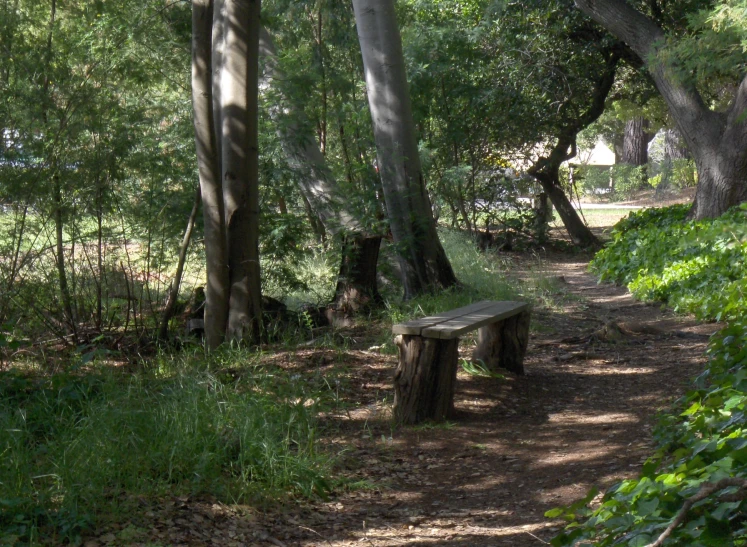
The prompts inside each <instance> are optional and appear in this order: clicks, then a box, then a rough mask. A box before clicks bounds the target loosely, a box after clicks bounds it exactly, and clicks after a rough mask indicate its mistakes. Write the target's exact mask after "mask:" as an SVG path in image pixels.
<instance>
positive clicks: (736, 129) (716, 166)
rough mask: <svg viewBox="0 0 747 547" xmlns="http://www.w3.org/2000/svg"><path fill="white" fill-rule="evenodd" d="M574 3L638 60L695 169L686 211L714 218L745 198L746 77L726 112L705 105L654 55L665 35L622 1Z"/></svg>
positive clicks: (687, 82) (688, 84) (664, 60)
mask: <svg viewBox="0 0 747 547" xmlns="http://www.w3.org/2000/svg"><path fill="white" fill-rule="evenodd" d="M575 3H576V5H577V6H578V7H579V8H580V9H581V11H583V12H584V13H586V14H587V15H589V16H590V17H591V18H592V19H594V20H595V21H597V22H598V23H599V24H601V25H602V26H603V27H605V28H606V29H607V30H609V31H610V32H611V33H613V34H615V35H616V36H617V37H618V38H620V39H621V40H624V41H625V42H626V43H627V44H628V45H629V46H630V47H631V48H632V49H633V50H634V51H635V52H636V54H637V55H638V56H639V57H640V58H641V59H644V60H646V61H647V68H648V70H649V72H650V74H651V77H652V78H653V80H654V83H655V84H656V87H657V89H658V90H659V93H661V95H662V97H663V98H664V100H665V101H666V103H667V105H668V107H669V112H670V113H671V115H672V118H674V120H675V122H676V123H677V127H678V129H679V130H680V133H681V134H682V136H683V138H684V139H685V142H686V143H687V147H688V149H689V150H690V151H691V152H692V154H693V157H694V158H695V163H696V165H697V168H698V187H697V191H696V196H695V202H694V203H693V208H692V210H691V215H692V216H693V217H695V218H698V219H701V218H707V217H716V216H719V215H721V214H723V213H724V212H725V211H726V210H727V209H728V208H729V207H731V206H733V205H736V204H738V203H741V202H743V201H746V200H747V119H745V112H746V111H747V76H745V77H744V79H743V80H742V81H741V83H740V84H739V86H738V87H737V91H736V93H735V94H734V98H733V100H732V102H731V105H730V106H729V108H728V109H727V110H726V112H714V111H712V110H710V109H709V108H708V106H707V105H706V103H705V101H704V100H703V97H702V96H701V95H700V93H699V92H698V90H697V89H696V87H695V85H694V84H693V83H692V81H690V80H688V79H686V78H682V77H680V76H679V75H678V71H677V70H673V69H672V67H671V66H669V64H668V61H667V59H668V58H669V57H666V56H665V57H661V56H659V55H658V53H659V52H660V49H661V48H662V47H663V46H664V45H665V44H666V43H667V37H666V35H665V34H664V32H663V31H662V30H661V28H659V27H658V26H657V25H656V24H655V23H654V22H653V21H652V20H651V19H649V18H648V17H646V16H645V15H643V14H642V13H640V12H638V11H636V10H635V9H634V8H632V7H631V6H630V5H629V4H628V3H627V2H625V1H624V0H575Z"/></svg>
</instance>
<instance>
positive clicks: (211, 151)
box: [192, 0, 230, 348]
mask: <svg viewBox="0 0 747 547" xmlns="http://www.w3.org/2000/svg"><path fill="white" fill-rule="evenodd" d="M212 44H213V1H212V0H193V2H192V108H193V110H194V127H195V145H196V148H197V165H198V168H199V174H200V191H201V194H202V211H203V221H204V224H205V228H204V230H205V254H206V262H207V283H206V287H205V299H206V302H205V342H206V344H207V346H208V347H209V348H216V347H218V346H219V345H220V344H222V343H223V341H224V340H225V336H226V323H227V321H228V297H229V294H230V288H229V284H228V258H227V252H226V251H227V249H226V235H225V234H226V229H225V215H224V213H223V190H222V187H221V174H220V173H221V169H220V157H219V155H218V139H217V138H216V133H215V127H216V125H215V120H214V115H213V106H214V102H213V64H212V62H213V57H212V49H213V45H212Z"/></svg>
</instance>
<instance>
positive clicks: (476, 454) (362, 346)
mask: <svg viewBox="0 0 747 547" xmlns="http://www.w3.org/2000/svg"><path fill="white" fill-rule="evenodd" d="M513 261H514V263H513V265H512V266H511V271H512V272H514V274H515V275H519V276H520V277H523V278H525V279H528V280H529V281H530V283H532V282H534V284H535V285H537V286H540V287H541V288H542V290H541V291H540V292H541V296H542V297H543V299H544V300H545V305H544V306H537V307H536V308H535V310H534V313H533V334H532V337H531V340H530V344H529V350H528V355H527V359H526V361H525V368H526V371H527V374H526V376H524V377H510V378H507V379H505V380H496V379H489V378H481V377H475V376H469V375H467V374H465V373H463V372H461V371H460V374H459V383H458V387H457V396H456V408H457V410H458V417H457V419H455V420H454V421H453V422H449V423H447V424H444V425H442V426H437V427H419V428H403V429H398V430H392V429H391V427H390V422H389V420H388V414H387V408H388V405H389V402H390V399H391V395H390V393H391V381H390V379H391V373H392V370H393V367H394V364H395V362H396V359H395V357H393V356H389V355H379V354H377V353H375V351H369V348H368V346H367V343H366V342H365V340H356V339H355V336H353V342H356V341H357V342H358V344H354V346H353V347H354V348H355V349H351V350H350V351H348V352H346V353H345V354H344V355H342V356H340V354H339V353H335V352H331V351H329V352H326V353H325V352H321V351H313V350H308V351H305V352H299V353H295V354H293V356H292V359H291V358H288V361H289V362H290V363H292V364H291V365H289V366H294V367H302V368H312V367H313V368H314V369H315V370H319V369H320V368H322V369H325V368H328V369H329V370H330V371H332V370H334V369H336V368H337V369H339V368H340V367H341V366H342V367H344V370H346V371H347V374H348V377H349V387H348V388H347V389H345V390H344V391H343V397H344V398H345V399H349V400H361V401H363V403H362V405H361V406H360V407H359V408H358V409H356V410H351V411H349V412H343V413H341V414H340V415H337V416H330V417H329V418H328V421H327V424H326V425H327V426H328V427H327V430H328V431H332V432H334V433H331V434H328V436H327V438H326V439H325V445H326V446H327V447H328V448H330V449H331V450H339V451H340V452H341V453H343V454H344V456H343V462H345V465H346V467H347V468H348V470H347V471H344V470H343V472H345V473H347V474H348V475H350V476H351V477H353V478H355V479H357V480H363V481H366V484H367V485H368V486H367V487H360V488H357V489H354V490H351V491H350V492H347V493H343V494H342V495H339V496H337V497H335V499H333V500H330V501H329V502H325V503H321V502H320V503H312V504H309V503H305V504H299V505H297V506H292V507H287V508H286V509H285V510H283V511H273V512H272V513H269V514H259V513H256V512H254V511H252V510H250V509H247V508H241V507H227V506H223V505H218V504H210V503H196V502H192V501H190V500H182V501H181V502H180V501H178V500H177V501H175V503H174V504H173V506H169V507H165V508H160V509H159V511H158V512H157V514H153V523H152V525H148V524H146V523H144V522H140V523H138V524H137V525H133V526H135V528H136V529H138V530H145V529H147V528H150V530H149V532H148V534H147V535H149V536H150V541H151V543H149V544H147V543H143V545H151V546H155V545H230V546H243V545H258V546H259V545H262V546H264V545H286V546H289V547H290V546H304V547H312V546H320V547H321V546H327V547H329V546H334V547H341V546H349V545H372V546H390V545H391V546H394V545H449V546H459V545H464V546H474V545H496V546H498V545H506V546H509V545H510V546H515V547H523V546H527V547H528V546H539V545H543V544H544V543H545V542H546V541H548V540H549V538H551V537H552V536H553V535H554V533H555V532H556V531H557V530H559V527H558V524H557V523H551V522H548V521H547V520H546V519H545V518H544V517H543V514H544V513H545V511H547V510H548V509H551V508H552V507H556V506H558V505H560V504H568V503H570V502H572V501H574V500H575V499H578V498H579V497H581V496H583V495H584V494H585V493H586V492H587V491H588V489H589V488H590V487H591V486H592V485H596V486H598V487H600V488H605V487H607V486H609V485H611V484H612V483H614V482H616V481H618V480H620V479H622V478H625V477H630V476H633V475H634V474H636V472H637V471H638V470H639V469H640V465H641V463H642V462H643V461H644V460H645V458H646V457H647V456H648V455H649V454H650V452H651V447H650V441H651V426H652V423H653V419H654V415H655V413H656V412H657V410H659V409H662V408H664V407H665V406H666V405H667V403H668V402H669V401H671V400H672V399H673V397H675V396H677V395H679V394H681V393H683V392H684V390H685V388H686V386H687V385H688V384H689V382H690V380H691V379H692V377H694V376H695V375H696V374H697V373H698V372H699V371H700V370H701V369H702V366H703V362H704V357H703V355H704V350H705V347H706V342H707V337H706V335H708V334H711V333H712V332H714V331H715V330H717V326H716V325H713V324H711V325H697V324H696V323H695V322H694V321H692V320H687V319H683V318H675V317H673V316H672V315H671V314H670V313H668V312H662V311H661V310H660V309H659V308H658V307H654V306H650V305H645V304H641V303H639V302H636V301H634V300H633V299H632V298H631V297H630V296H629V295H627V294H626V291H625V290H623V289H621V288H617V287H613V286H610V285H601V286H600V285H597V284H596V280H595V279H594V278H593V277H591V276H590V275H588V274H587V273H585V270H586V262H585V261H584V260H583V259H581V258H576V259H574V258H572V257H571V258H568V257H564V256H560V255H558V256H549V257H544V258H543V259H542V260H541V261H540V260H538V259H536V258H534V259H528V258H521V257H517V258H514V259H513ZM610 320H614V321H617V322H623V323H627V324H638V325H649V326H650V325H652V324H653V325H656V327H657V331H655V332H654V333H653V334H633V335H627V336H623V337H622V338H621V339H620V340H619V341H617V342H616V343H613V342H598V341H597V342H593V343H592V344H589V345H584V344H583V343H578V342H574V341H571V342H568V341H566V342H565V343H564V342H562V340H564V339H570V338H576V339H578V338H584V339H588V335H589V334H590V333H592V332H593V331H595V330H597V329H599V328H600V327H602V326H603V325H604V324H605V323H607V322H608V321H610ZM644 330H645V329H644ZM674 333H678V334H676V335H675V334H674ZM470 343H471V342H470V340H464V341H463V344H462V347H463V351H464V354H465V356H466V355H467V354H468V351H469V350H470ZM164 522H167V523H168V524H165V525H164V524H163V523H164ZM117 537H119V535H117ZM141 541H142V540H141ZM103 543H105V542H102V541H100V540H98V541H96V542H94V543H93V544H89V547H96V546H97V545H101V544H103Z"/></svg>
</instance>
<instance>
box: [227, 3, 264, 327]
mask: <svg viewBox="0 0 747 547" xmlns="http://www.w3.org/2000/svg"><path fill="white" fill-rule="evenodd" d="M225 8H226V13H225V23H224V50H223V61H222V66H221V72H220V94H221V95H220V108H221V112H220V115H221V127H222V134H221V139H222V141H223V142H222V144H221V175H222V184H223V202H224V207H225V209H224V214H225V216H226V235H227V241H228V271H229V283H230V297H229V301H228V325H227V328H226V337H227V339H228V340H230V341H235V342H240V341H254V342H256V341H258V340H259V337H260V323H261V318H262V297H261V292H260V271H259V146H258V133H257V131H258V110H257V100H258V95H257V81H258V48H259V9H260V6H259V0H226V2H225Z"/></svg>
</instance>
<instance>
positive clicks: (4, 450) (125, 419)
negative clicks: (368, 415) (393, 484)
mask: <svg viewBox="0 0 747 547" xmlns="http://www.w3.org/2000/svg"><path fill="white" fill-rule="evenodd" d="M247 362H249V363H250V364H249V365H246V364H245V363H247ZM253 362H255V360H254V359H252V356H251V355H248V352H237V351H229V350H227V351H226V352H225V353H223V354H220V353H218V354H216V355H214V356H211V357H210V358H208V359H205V358H204V356H198V357H195V356H191V357H190V356H187V355H186V354H183V355H181V356H179V357H178V358H174V357H163V358H161V359H160V361H159V360H157V361H156V362H155V363H154V365H153V367H152V369H151V370H149V371H148V372H143V373H141V374H137V375H130V374H127V375H124V374H118V373H114V372H111V371H109V372H100V373H98V372H91V373H88V374H77V375H73V374H57V375H54V376H51V377H48V378H44V377H42V378H39V377H30V376H27V375H24V374H22V373H20V372H5V373H2V377H1V378H0V544H3V543H10V544H13V542H14V541H24V543H26V542H28V543H29V544H32V543H35V541H36V540H38V538H39V535H40V534H42V535H43V536H44V537H45V538H47V539H45V541H48V538H50V537H54V538H55V540H54V541H56V542H60V543H61V542H63V541H65V540H71V541H75V539H76V537H77V536H78V535H79V534H80V532H81V531H82V529H84V528H86V527H89V526H91V524H92V523H93V522H95V521H96V519H97V518H98V517H99V516H101V515H104V514H105V515H107V516H108V517H111V516H112V515H116V514H117V513H122V512H126V511H127V508H128V506H129V505H130V504H132V503H133V500H136V499H137V497H143V496H144V497H145V498H148V499H151V500H152V501H154V502H156V501H157V500H158V499H160V498H161V497H162V496H173V495H190V496H201V495H208V496H211V497H213V498H215V499H218V500H223V501H225V502H228V503H237V502H253V503H266V502H272V501H274V500H277V499H282V498H283V497H287V496H289V495H290V496H303V497H311V496H315V495H322V496H324V495H325V493H326V492H327V491H328V490H329V487H330V486H329V483H328V479H327V476H328V472H329V467H328V465H329V462H328V460H327V458H326V457H325V456H324V455H322V454H319V453H317V451H316V449H315V438H316V419H315V417H316V414H317V412H318V410H319V407H320V405H321V404H323V401H324V399H325V396H324V394H323V393H322V387H321V386H323V382H318V383H315V382H314V381H313V379H304V380H303V381H302V380H301V379H300V378H299V377H296V376H290V375H288V374H286V373H285V372H283V371H282V370H279V369H276V368H271V367H265V366H259V365H252V364H251V363H253ZM307 380H308V381H307Z"/></svg>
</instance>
